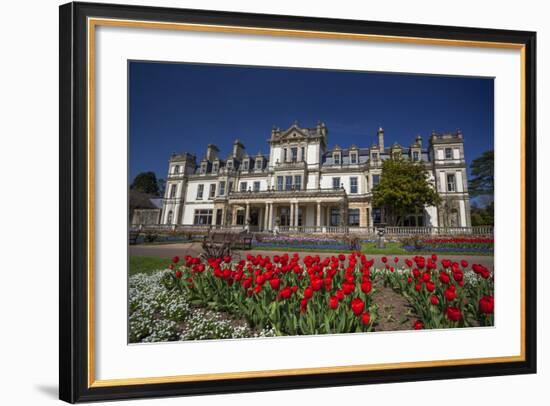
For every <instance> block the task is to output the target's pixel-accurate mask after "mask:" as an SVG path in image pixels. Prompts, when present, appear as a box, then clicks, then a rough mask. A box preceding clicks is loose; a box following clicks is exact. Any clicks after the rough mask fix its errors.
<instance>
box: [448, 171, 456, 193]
mask: <svg viewBox="0 0 550 406" xmlns="http://www.w3.org/2000/svg"><path fill="white" fill-rule="evenodd" d="M447 192H456V176H455V174H454V173H448V174H447Z"/></svg>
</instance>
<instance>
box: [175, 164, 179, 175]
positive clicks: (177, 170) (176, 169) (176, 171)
mask: <svg viewBox="0 0 550 406" xmlns="http://www.w3.org/2000/svg"><path fill="white" fill-rule="evenodd" d="M174 173H180V166H179V165H176V166H174Z"/></svg>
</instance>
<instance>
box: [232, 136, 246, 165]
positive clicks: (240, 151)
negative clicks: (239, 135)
mask: <svg viewBox="0 0 550 406" xmlns="http://www.w3.org/2000/svg"><path fill="white" fill-rule="evenodd" d="M243 155H244V145H243V144H242V143H241V142H240V141H239V140H235V142H234V143H233V158H236V159H238V160H239V161H240V160H242V158H243Z"/></svg>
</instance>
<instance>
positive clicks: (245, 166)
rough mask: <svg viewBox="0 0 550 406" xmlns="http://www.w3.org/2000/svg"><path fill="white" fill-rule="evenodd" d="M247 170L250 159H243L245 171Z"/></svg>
mask: <svg viewBox="0 0 550 406" xmlns="http://www.w3.org/2000/svg"><path fill="white" fill-rule="evenodd" d="M247 170H248V160H246V161H243V171H247Z"/></svg>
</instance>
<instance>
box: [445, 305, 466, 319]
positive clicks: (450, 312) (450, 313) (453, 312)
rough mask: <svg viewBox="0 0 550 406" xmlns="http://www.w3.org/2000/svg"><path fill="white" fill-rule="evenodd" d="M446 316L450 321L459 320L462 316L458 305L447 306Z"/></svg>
mask: <svg viewBox="0 0 550 406" xmlns="http://www.w3.org/2000/svg"><path fill="white" fill-rule="evenodd" d="M445 313H446V314H447V318H448V319H449V320H451V321H459V320H460V319H461V318H462V313H461V312H460V309H459V308H458V307H454V306H449V307H447V311H446V312H445Z"/></svg>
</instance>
